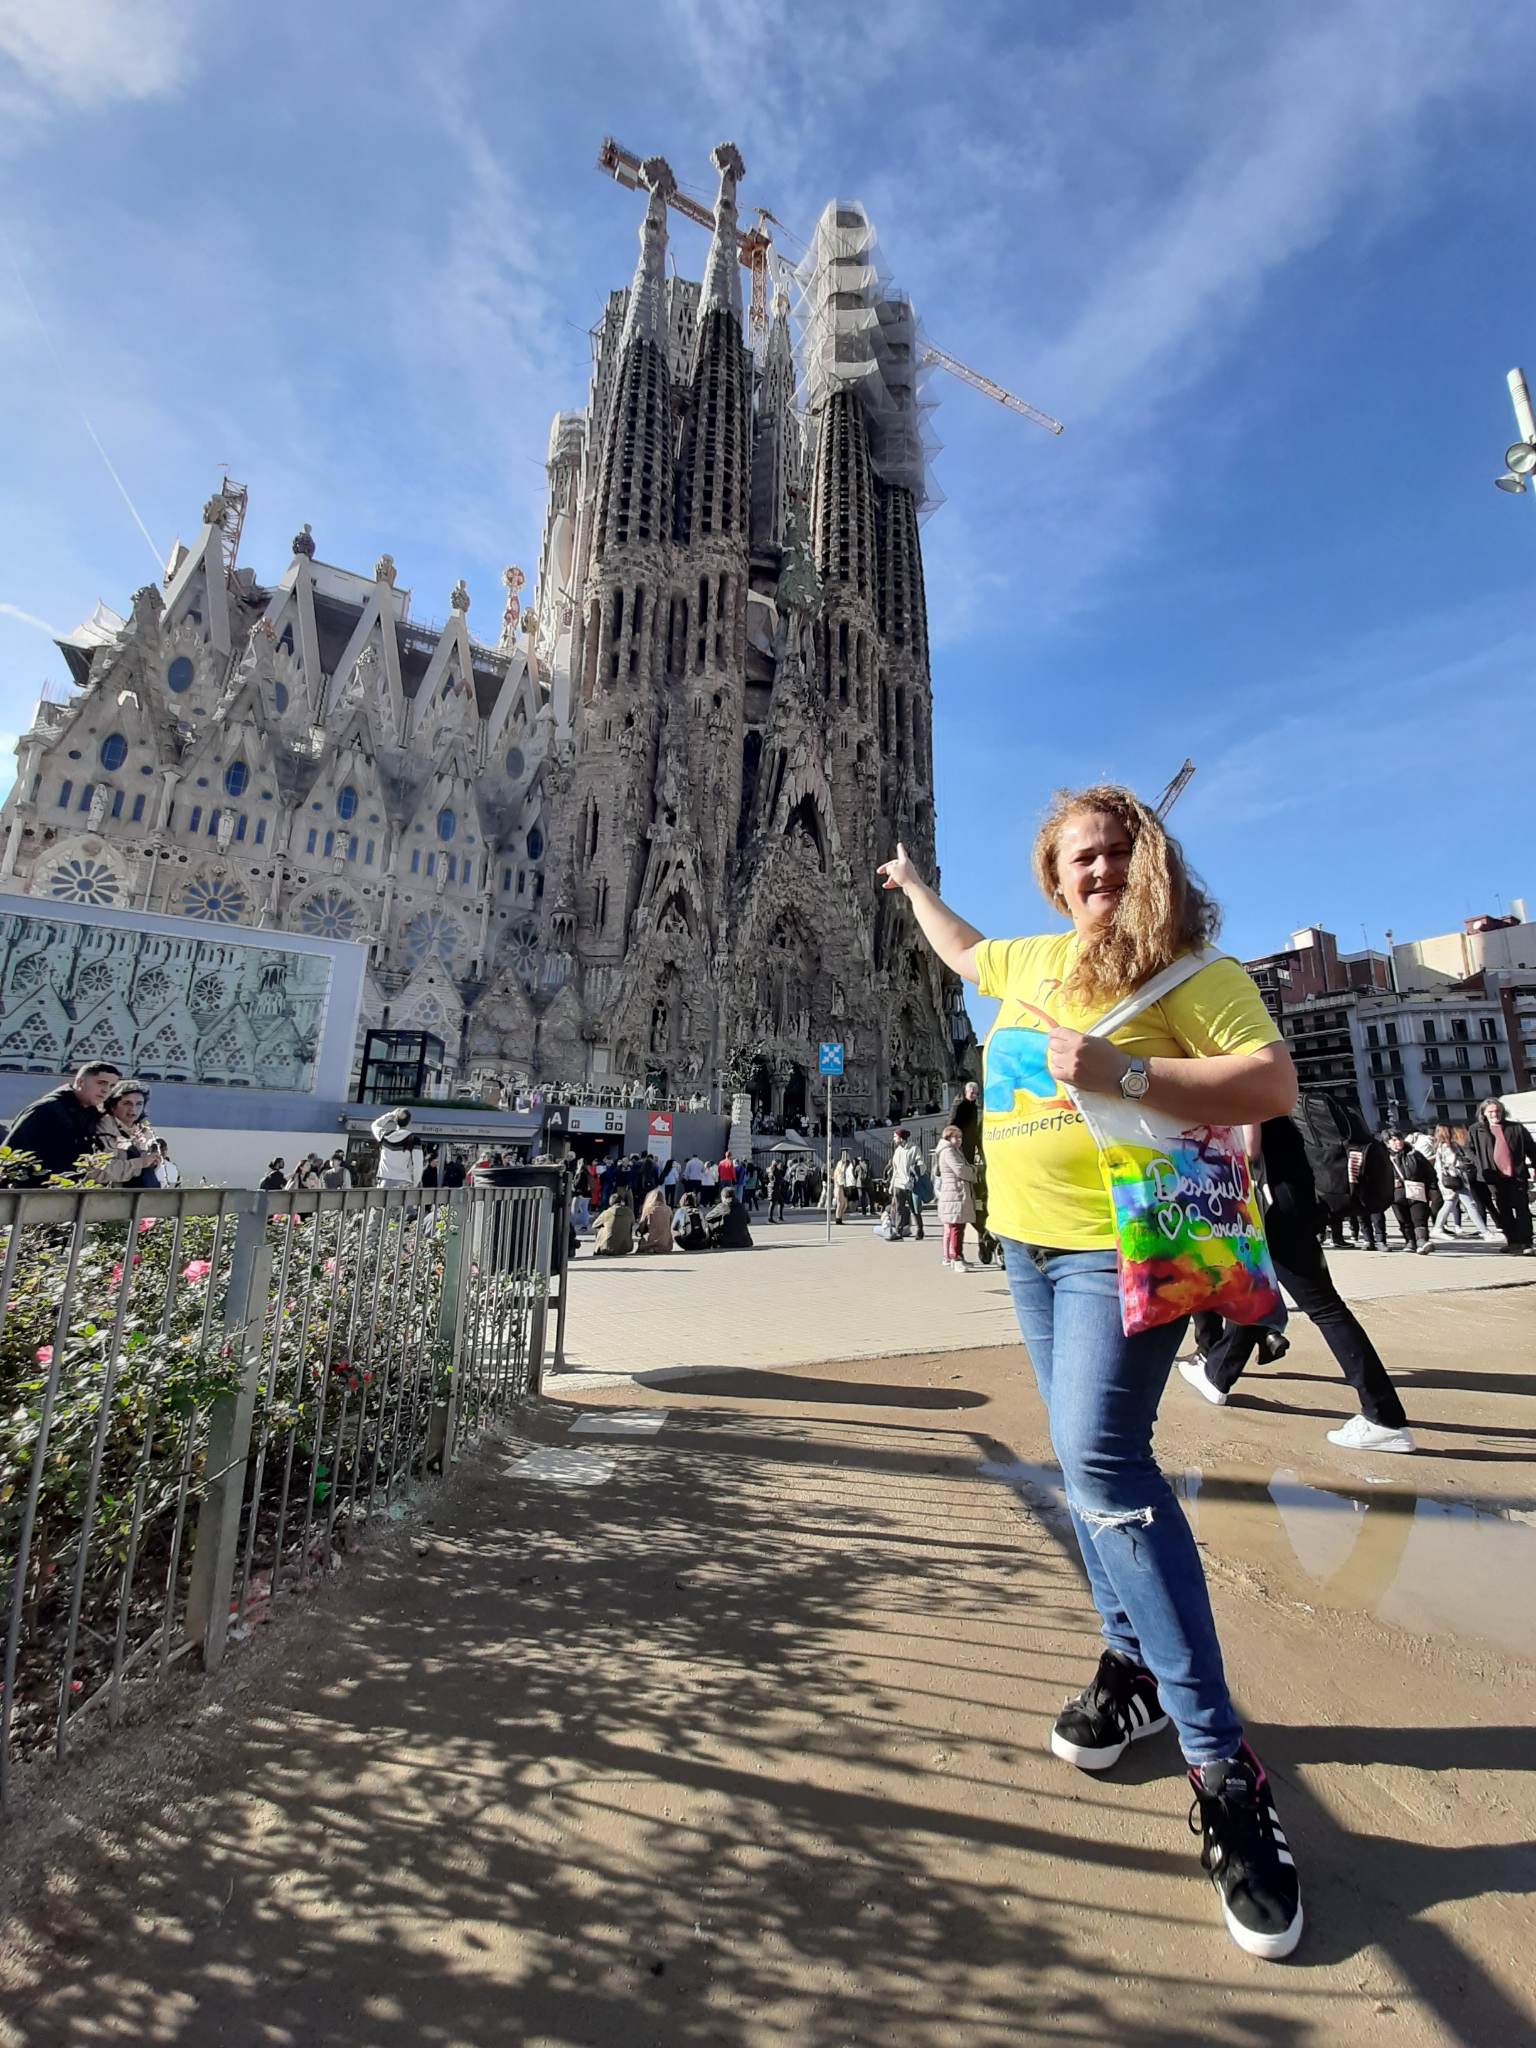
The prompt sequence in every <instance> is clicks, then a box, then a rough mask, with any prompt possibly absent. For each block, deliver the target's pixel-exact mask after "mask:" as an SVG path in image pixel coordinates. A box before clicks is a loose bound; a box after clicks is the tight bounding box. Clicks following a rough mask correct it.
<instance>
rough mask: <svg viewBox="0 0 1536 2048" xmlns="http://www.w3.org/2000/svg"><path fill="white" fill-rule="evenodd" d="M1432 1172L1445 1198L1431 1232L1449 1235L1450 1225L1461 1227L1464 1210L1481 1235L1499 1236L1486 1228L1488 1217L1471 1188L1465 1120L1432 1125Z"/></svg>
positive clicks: (1489, 1238)
mask: <svg viewBox="0 0 1536 2048" xmlns="http://www.w3.org/2000/svg"><path fill="white" fill-rule="evenodd" d="M1435 1176H1436V1178H1437V1179H1438V1180H1439V1182H1440V1192H1441V1194H1442V1195H1443V1196H1444V1198H1445V1199H1444V1200H1443V1201H1442V1202H1441V1204H1440V1213H1439V1215H1438V1216H1436V1218H1435V1220H1434V1222H1433V1224H1432V1225H1431V1226H1430V1234H1431V1235H1432V1236H1434V1237H1449V1236H1450V1235H1451V1234H1452V1231H1453V1229H1459V1228H1462V1227H1463V1226H1462V1225H1461V1212H1462V1211H1463V1210H1465V1211H1466V1213H1467V1214H1468V1215H1469V1216H1470V1217H1471V1219H1472V1227H1473V1229H1474V1230H1475V1231H1476V1232H1477V1234H1478V1235H1479V1236H1480V1237H1483V1238H1485V1239H1487V1240H1488V1241H1490V1242H1491V1241H1492V1240H1493V1239H1494V1238H1495V1237H1497V1236H1498V1232H1497V1231H1495V1230H1490V1229H1489V1228H1488V1218H1487V1217H1486V1216H1485V1215H1484V1214H1483V1211H1482V1207H1481V1205H1480V1204H1479V1202H1478V1199H1477V1197H1476V1195H1474V1194H1473V1192H1472V1161H1471V1159H1470V1157H1469V1156H1468V1151H1467V1127H1466V1125H1465V1124H1450V1125H1446V1124H1436V1125H1435Z"/></svg>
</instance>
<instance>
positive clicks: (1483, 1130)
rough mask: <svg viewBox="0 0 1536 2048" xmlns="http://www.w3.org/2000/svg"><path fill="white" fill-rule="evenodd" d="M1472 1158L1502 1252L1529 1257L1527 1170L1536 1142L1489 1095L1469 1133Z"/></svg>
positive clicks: (1523, 1127)
mask: <svg viewBox="0 0 1536 2048" xmlns="http://www.w3.org/2000/svg"><path fill="white" fill-rule="evenodd" d="M1472 1157H1473V1161H1474V1163H1475V1164H1476V1166H1477V1169H1478V1178H1479V1179H1480V1180H1481V1181H1482V1183H1483V1185H1484V1187H1486V1188H1487V1190H1488V1199H1489V1202H1490V1204H1491V1205H1492V1208H1493V1213H1494V1216H1495V1217H1496V1218H1497V1220H1498V1225H1499V1228H1500V1230H1502V1231H1503V1233H1504V1249H1505V1251H1506V1252H1509V1253H1511V1254H1512V1255H1513V1256H1514V1257H1515V1258H1521V1257H1524V1258H1530V1257H1531V1236H1532V1233H1531V1167H1532V1163H1533V1162H1536V1142H1533V1140H1532V1138H1531V1134H1530V1132H1529V1131H1528V1130H1527V1129H1526V1128H1525V1126H1524V1125H1523V1124H1517V1123H1515V1122H1513V1121H1512V1120H1511V1119H1510V1118H1509V1117H1507V1116H1506V1115H1505V1114H1504V1104H1503V1102H1502V1100H1501V1099H1500V1098H1499V1097H1498V1096H1497V1095H1490V1096H1489V1098H1488V1100H1487V1101H1486V1102H1485V1103H1484V1104H1483V1106H1482V1110H1481V1112H1480V1114H1479V1116H1478V1119H1477V1123H1476V1126H1475V1127H1474V1129H1473V1132H1472Z"/></svg>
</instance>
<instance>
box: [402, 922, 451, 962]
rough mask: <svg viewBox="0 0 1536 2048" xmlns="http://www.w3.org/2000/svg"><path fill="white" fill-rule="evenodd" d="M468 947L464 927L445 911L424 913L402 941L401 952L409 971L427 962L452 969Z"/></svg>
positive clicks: (409, 926)
mask: <svg viewBox="0 0 1536 2048" xmlns="http://www.w3.org/2000/svg"><path fill="white" fill-rule="evenodd" d="M463 944H464V927H463V926H462V925H461V924H460V923H459V921H458V919H457V918H456V917H450V916H449V915H448V913H447V911H445V910H420V911H418V912H417V913H416V915H415V916H414V917H413V918H412V919H411V921H410V923H409V924H408V925H407V926H406V928H405V930H404V932H403V933H402V934H401V937H400V946H401V951H402V952H403V953H404V955H405V963H406V966H407V967H409V968H417V967H420V966H421V965H422V963H423V962H424V961H435V962H436V963H437V964H438V965H439V966H441V967H452V965H453V963H454V961H455V959H456V958H457V957H458V954H459V950H460V948H461V947H462V946H463Z"/></svg>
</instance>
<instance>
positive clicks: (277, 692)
mask: <svg viewBox="0 0 1536 2048" xmlns="http://www.w3.org/2000/svg"><path fill="white" fill-rule="evenodd" d="M289 652H290V653H291V652H292V649H291V648H290V650H289ZM272 702H273V703H274V704H275V705H276V706H277V715H278V717H279V718H281V717H282V715H283V713H284V712H285V711H286V710H287V709H288V685H287V684H286V683H274V684H273V685H272Z"/></svg>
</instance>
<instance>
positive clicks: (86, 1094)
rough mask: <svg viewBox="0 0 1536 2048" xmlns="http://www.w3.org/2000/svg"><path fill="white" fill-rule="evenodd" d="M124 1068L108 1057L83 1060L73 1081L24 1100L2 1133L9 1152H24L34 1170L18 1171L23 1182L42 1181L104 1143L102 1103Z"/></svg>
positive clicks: (102, 1147) (65, 1170) (39, 1183)
mask: <svg viewBox="0 0 1536 2048" xmlns="http://www.w3.org/2000/svg"><path fill="white" fill-rule="evenodd" d="M122 1078H123V1076H122V1070H121V1068H119V1067H114V1066H113V1065H112V1064H111V1063H110V1062H109V1061H107V1060H87V1062H86V1064H85V1065H84V1066H83V1067H82V1068H81V1069H80V1071H79V1072H78V1073H77V1074H76V1075H75V1078H74V1079H73V1081H70V1082H69V1083H67V1085H66V1086H64V1087H63V1088H55V1089H54V1090H53V1092H52V1093H51V1094H49V1095H43V1096H40V1097H39V1098H38V1100H37V1101H36V1102H30V1103H28V1105H27V1107H26V1108H25V1109H24V1110H23V1111H22V1112H21V1115H20V1116H19V1117H17V1119H16V1121H15V1122H14V1123H13V1124H12V1125H11V1128H10V1129H9V1130H8V1131H7V1132H6V1134H5V1142H6V1144H7V1145H8V1146H9V1147H10V1149H11V1151H13V1152H27V1153H30V1154H31V1156H32V1158H34V1159H35V1160H36V1161H37V1167H36V1170H35V1171H33V1172H30V1173H24V1174H21V1175H18V1177H17V1178H18V1181H19V1184H20V1185H21V1186H23V1187H33V1188H36V1187H41V1186H42V1184H43V1182H44V1181H45V1180H47V1179H48V1177H49V1175H50V1174H55V1173H68V1172H69V1171H70V1169H71V1168H72V1167H74V1166H75V1165H77V1164H78V1163H79V1161H80V1160H82V1159H84V1158H85V1156H86V1154H87V1153H89V1152H102V1151H105V1149H106V1143H105V1140H104V1139H103V1138H102V1135H101V1108H102V1104H103V1103H104V1102H105V1101H106V1099H107V1094H108V1092H109V1090H110V1089H111V1086H112V1083H113V1082H114V1081H120V1080H121V1079H122Z"/></svg>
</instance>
